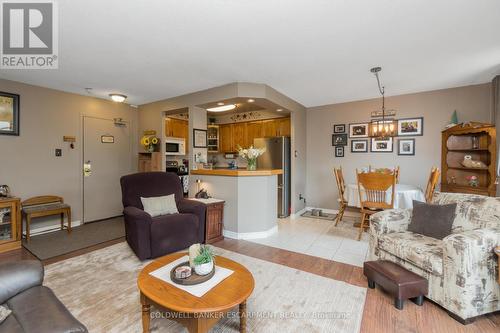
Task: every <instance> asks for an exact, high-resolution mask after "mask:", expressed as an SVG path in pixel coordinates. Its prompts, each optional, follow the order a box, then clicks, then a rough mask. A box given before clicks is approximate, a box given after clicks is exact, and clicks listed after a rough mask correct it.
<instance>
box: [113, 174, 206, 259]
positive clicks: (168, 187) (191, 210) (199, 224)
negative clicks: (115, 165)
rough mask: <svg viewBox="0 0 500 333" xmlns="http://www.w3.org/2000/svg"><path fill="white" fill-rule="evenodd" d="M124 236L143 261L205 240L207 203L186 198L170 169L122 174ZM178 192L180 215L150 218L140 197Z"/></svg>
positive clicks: (176, 199) (175, 193) (177, 200)
mask: <svg viewBox="0 0 500 333" xmlns="http://www.w3.org/2000/svg"><path fill="white" fill-rule="evenodd" d="M120 183H121V186H122V202H123V207H124V209H123V215H124V218H125V237H126V239H127V242H128V244H129V245H130V247H131V248H132V250H133V251H134V252H135V254H136V255H137V257H138V258H139V259H141V260H144V259H149V258H156V257H159V256H163V255H165V254H168V253H172V252H175V251H179V250H182V249H185V248H187V247H189V246H190V245H192V244H194V243H203V242H204V240H205V209H206V208H205V205H204V204H202V203H199V202H196V201H193V200H187V199H184V196H183V193H182V187H181V183H180V180H179V177H178V176H177V175H176V174H175V173H170V172H143V173H136V174H132V175H127V176H123V177H122V178H121V179H120ZM170 194H174V195H175V201H176V203H177V209H178V211H179V214H170V215H161V216H156V217H151V215H149V214H148V213H146V212H145V211H144V210H143V206H142V202H141V197H144V198H148V197H158V196H164V195H170Z"/></svg>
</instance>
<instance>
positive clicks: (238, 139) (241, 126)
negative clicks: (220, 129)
mask: <svg viewBox="0 0 500 333" xmlns="http://www.w3.org/2000/svg"><path fill="white" fill-rule="evenodd" d="M231 127H232V131H233V151H238V147H243V148H247V123H235V124H231Z"/></svg>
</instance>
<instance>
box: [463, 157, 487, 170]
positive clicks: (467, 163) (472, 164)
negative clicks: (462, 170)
mask: <svg viewBox="0 0 500 333" xmlns="http://www.w3.org/2000/svg"><path fill="white" fill-rule="evenodd" d="M462 165H463V166H464V167H466V168H477V169H482V168H486V164H484V162H482V161H476V160H473V159H472V156H471V155H465V156H464V160H463V161H462Z"/></svg>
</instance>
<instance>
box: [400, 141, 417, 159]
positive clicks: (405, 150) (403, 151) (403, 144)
mask: <svg viewBox="0 0 500 333" xmlns="http://www.w3.org/2000/svg"><path fill="white" fill-rule="evenodd" d="M398 155H399V156H414V155H415V139H399V140H398Z"/></svg>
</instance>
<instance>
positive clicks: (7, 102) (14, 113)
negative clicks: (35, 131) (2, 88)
mask: <svg viewBox="0 0 500 333" xmlns="http://www.w3.org/2000/svg"><path fill="white" fill-rule="evenodd" d="M0 134H5V135H19V95H16V94H10V93H5V92H0Z"/></svg>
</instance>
